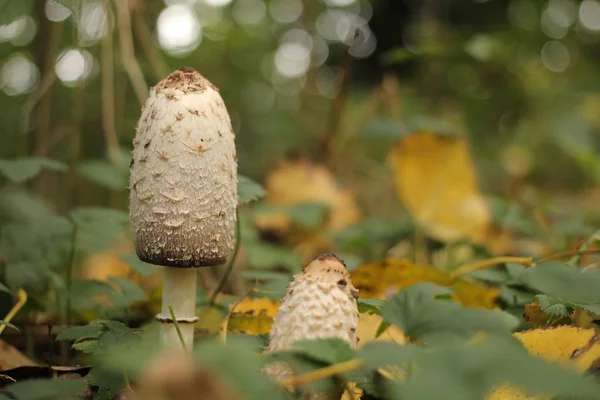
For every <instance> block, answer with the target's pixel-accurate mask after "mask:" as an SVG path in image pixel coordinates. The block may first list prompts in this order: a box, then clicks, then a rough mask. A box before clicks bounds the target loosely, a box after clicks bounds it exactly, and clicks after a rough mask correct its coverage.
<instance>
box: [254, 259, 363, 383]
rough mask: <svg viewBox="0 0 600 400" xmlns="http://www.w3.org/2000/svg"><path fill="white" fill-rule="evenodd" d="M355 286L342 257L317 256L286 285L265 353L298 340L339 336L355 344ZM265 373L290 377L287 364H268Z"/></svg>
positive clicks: (278, 349) (283, 378) (291, 344)
mask: <svg viewBox="0 0 600 400" xmlns="http://www.w3.org/2000/svg"><path fill="white" fill-rule="evenodd" d="M357 298H358V289H356V288H355V287H354V285H353V284H352V282H351V280H350V273H349V272H348V270H347V269H346V266H345V264H344V262H343V261H342V260H340V259H339V258H338V257H336V256H335V255H334V254H323V255H320V256H317V257H316V258H315V259H314V260H313V261H312V262H311V263H310V264H308V265H307V266H306V267H304V269H303V270H302V272H301V273H299V274H297V275H295V276H294V281H293V282H292V283H290V284H289V285H288V287H287V292H286V295H285V296H284V297H283V299H281V305H280V306H279V310H278V312H277V315H276V316H275V320H274V322H273V327H272V328H271V333H270V339H269V345H268V346H267V348H266V349H265V353H270V352H275V351H281V350H288V349H290V348H291V347H293V344H294V343H295V342H297V341H300V340H313V339H323V338H339V339H342V340H344V341H346V342H348V344H350V346H351V347H353V348H355V347H356V343H357V333H356V330H357V328H358V308H357V304H356V299H357ZM265 372H266V373H267V374H268V375H270V376H271V377H272V378H274V379H275V380H277V381H283V380H285V379H286V378H289V377H290V376H291V370H290V368H289V367H288V366H287V365H284V364H281V363H275V364H271V365H268V366H267V367H266V368H265Z"/></svg>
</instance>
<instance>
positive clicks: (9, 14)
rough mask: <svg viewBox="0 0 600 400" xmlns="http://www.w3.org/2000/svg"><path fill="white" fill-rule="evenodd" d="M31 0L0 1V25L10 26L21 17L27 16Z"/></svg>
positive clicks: (30, 7)
mask: <svg viewBox="0 0 600 400" xmlns="http://www.w3.org/2000/svg"><path fill="white" fill-rule="evenodd" d="M32 7H33V0H19V1H14V0H0V25H5V24H10V23H11V22H13V21H15V20H16V19H18V18H19V17H22V16H23V15H28V14H29V13H30V12H31V9H32Z"/></svg>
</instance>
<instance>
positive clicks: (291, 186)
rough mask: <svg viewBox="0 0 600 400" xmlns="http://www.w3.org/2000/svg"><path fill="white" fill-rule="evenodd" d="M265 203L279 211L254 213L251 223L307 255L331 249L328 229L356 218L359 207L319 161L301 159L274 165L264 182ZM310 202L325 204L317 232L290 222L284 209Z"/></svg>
mask: <svg viewBox="0 0 600 400" xmlns="http://www.w3.org/2000/svg"><path fill="white" fill-rule="evenodd" d="M265 188H266V191H267V197H266V198H265V203H266V204H271V205H274V206H279V207H281V208H282V209H283V210H281V211H280V212H269V213H266V212H263V213H258V214H257V216H256V218H255V220H254V223H255V225H256V226H257V227H258V228H259V229H261V230H269V231H275V232H279V233H281V234H283V235H285V236H286V239H287V240H288V242H289V243H291V244H293V245H296V246H298V250H299V251H300V252H301V253H302V254H303V255H305V256H306V257H308V258H312V257H314V254H316V253H319V252H322V251H331V246H332V243H331V241H330V239H329V238H328V237H327V235H326V234H327V233H328V232H335V231H338V230H341V229H343V228H344V227H346V226H348V225H351V224H353V223H355V222H357V221H358V220H359V219H360V211H359V209H358V206H357V204H356V201H355V199H354V196H353V195H352V193H351V192H350V191H348V190H346V189H343V188H341V187H340V186H339V185H338V183H337V182H336V180H335V177H334V176H333V175H332V174H331V172H330V171H329V170H328V169H327V168H326V167H324V166H322V165H315V164H311V163H310V162H308V161H305V160H298V161H285V162H283V163H281V164H280V165H279V166H278V167H277V168H275V169H274V170H273V171H272V172H271V173H270V174H269V175H268V177H267V179H266V182H265ZM307 202H314V203H323V204H325V205H327V206H328V208H329V214H328V216H327V218H326V220H325V222H324V226H323V227H322V228H321V229H319V232H312V231H309V232H307V231H305V230H301V229H298V228H297V227H294V226H292V223H291V220H290V217H289V214H288V213H287V212H286V211H285V210H286V209H289V208H291V207H292V206H294V205H297V204H301V203H307Z"/></svg>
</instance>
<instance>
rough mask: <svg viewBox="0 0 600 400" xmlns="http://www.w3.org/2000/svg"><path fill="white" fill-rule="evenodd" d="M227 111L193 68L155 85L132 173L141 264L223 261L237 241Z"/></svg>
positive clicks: (234, 165)
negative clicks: (144, 262)
mask: <svg viewBox="0 0 600 400" xmlns="http://www.w3.org/2000/svg"><path fill="white" fill-rule="evenodd" d="M234 138H235V136H234V134H233V131H232V128H231V122H230V119H229V114H228V113H227V109H226V108H225V104H224V103H223V100H222V99H221V96H220V95H219V92H218V90H217V88H215V87H214V86H213V85H212V84H211V83H210V82H209V81H208V80H207V79H205V78H204V77H203V76H202V75H200V73H198V72H197V71H195V70H194V69H192V68H181V69H179V70H177V71H175V72H173V73H172V74H170V75H169V76H168V77H166V78H165V79H163V80H162V81H160V82H159V83H158V84H157V85H156V86H154V87H153V88H152V90H151V92H150V97H149V98H148V100H147V101H146V104H145V106H144V108H143V111H142V115H141V117H140V120H139V122H138V127H137V133H136V136H135V139H134V141H133V143H134V150H133V159H132V161H131V163H132V164H131V176H130V217H131V227H132V231H133V240H134V244H135V248H136V252H137V254H138V257H139V258H140V259H141V260H142V261H146V262H149V263H152V264H158V265H163V266H171V267H201V266H211V265H217V264H221V263H223V262H225V261H226V259H227V257H228V256H229V254H230V252H231V250H232V248H233V241H234V231H235V226H234V225H235V210H236V207H237V158H236V151H235V143H234Z"/></svg>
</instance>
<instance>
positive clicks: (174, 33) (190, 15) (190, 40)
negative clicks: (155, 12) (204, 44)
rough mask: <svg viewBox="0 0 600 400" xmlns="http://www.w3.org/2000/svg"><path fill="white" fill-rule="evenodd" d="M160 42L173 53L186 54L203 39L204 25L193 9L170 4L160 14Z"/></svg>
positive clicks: (158, 23)
mask: <svg viewBox="0 0 600 400" xmlns="http://www.w3.org/2000/svg"><path fill="white" fill-rule="evenodd" d="M157 29H158V43H159V44H160V46H161V47H162V48H163V49H165V50H166V51H168V52H169V53H171V54H175V55H184V54H187V53H189V52H190V51H192V50H194V49H195V48H196V47H198V45H199V44H200V42H201V41H202V26H201V25H200V21H199V20H198V17H197V16H196V13H195V12H194V10H193V9H191V8H190V7H187V6H183V5H175V6H169V7H167V8H165V9H164V10H163V11H162V12H161V13H160V15H159V16H158V22H157Z"/></svg>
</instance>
